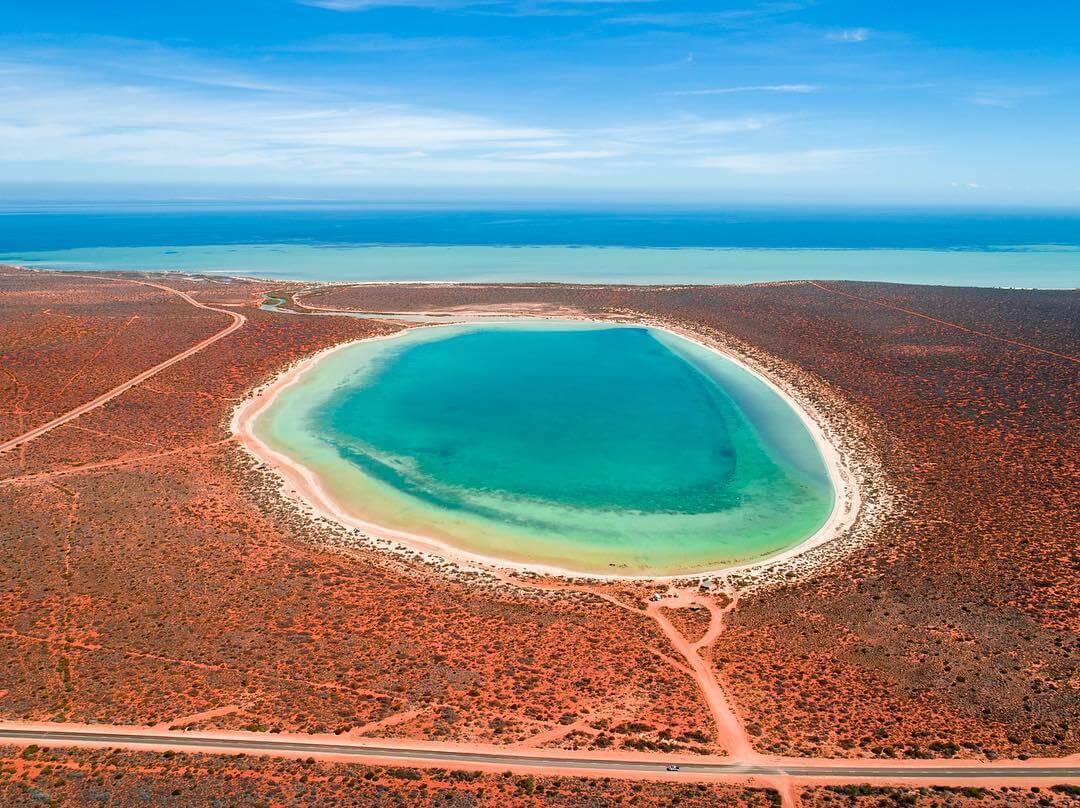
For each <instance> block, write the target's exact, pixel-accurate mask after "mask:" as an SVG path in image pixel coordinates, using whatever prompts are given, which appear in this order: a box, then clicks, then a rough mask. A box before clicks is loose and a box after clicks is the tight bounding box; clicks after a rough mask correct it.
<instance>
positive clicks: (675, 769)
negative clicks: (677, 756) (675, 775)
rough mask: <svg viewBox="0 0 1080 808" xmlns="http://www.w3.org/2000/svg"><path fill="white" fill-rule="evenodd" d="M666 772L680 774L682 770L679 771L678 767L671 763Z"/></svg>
mask: <svg viewBox="0 0 1080 808" xmlns="http://www.w3.org/2000/svg"><path fill="white" fill-rule="evenodd" d="M666 771H669V772H680V771H682V769H680V768H679V767H678V766H676V765H675V764H674V763H672V764H671V765H670V766H668V767H667V769H666Z"/></svg>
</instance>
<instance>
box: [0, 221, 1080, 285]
mask: <svg viewBox="0 0 1080 808" xmlns="http://www.w3.org/2000/svg"><path fill="white" fill-rule="evenodd" d="M0 263H16V264H25V265H28V266H35V267H45V268H60V269H69V270H78V271H96V270H110V269H111V270H117V269H119V270H171V271H182V272H219V273H226V274H246V275H256V276H259V277H267V278H280V279H295V280H311V281H379V280H397V281H404V280H441V281H454V280H458V281H564V282H596V283H604V282H606V283H612V282H619V283H622V282H625V283H751V282H760V281H781V280H798V279H819V280H867V281H875V280H876V281H893V282H895V281H903V282H905V283H929V284H946V285H953V286H1001V287H1012V286H1016V287H1037V288H1070V287H1075V286H1077V285H1078V284H1080V215H1078V214H1076V213H1075V212H1070V211H1022V210H1018V211H1001V210H996V211H995V210H984V211H967V212H964V211H955V210H913V209H900V210H866V209H824V208H812V207H808V208H771V209H769V208H758V209H751V208H744V209H731V210H676V209H669V208H654V209H629V208H620V207H612V208H608V209H599V208H590V209H579V210H573V209H562V208H560V209H557V210H556V209H521V208H508V209H473V208H453V207H438V206H427V207H425V206H421V205H414V206H399V207H396V208H394V207H391V208H377V207H332V206H327V207H318V206H312V207H307V208H303V207H301V208H297V209H281V208H273V207H269V208H267V209H244V207H243V206H242V205H235V204H234V205H227V206H222V207H219V208H213V207H211V208H208V209H199V208H198V207H191V206H184V205H180V204H172V205H170V204H159V205H142V206H133V207H127V208H123V207H122V208H117V209H102V208H100V207H90V208H86V209H79V208H78V206H72V207H69V208H63V209H59V210H54V209H44V210H38V209H34V210H32V211H31V210H29V209H20V210H13V211H12V210H9V211H4V210H3V209H2V208H0Z"/></svg>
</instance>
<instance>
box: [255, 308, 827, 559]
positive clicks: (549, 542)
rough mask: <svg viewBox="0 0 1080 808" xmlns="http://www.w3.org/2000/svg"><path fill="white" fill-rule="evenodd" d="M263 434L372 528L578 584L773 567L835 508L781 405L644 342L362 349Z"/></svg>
mask: <svg viewBox="0 0 1080 808" xmlns="http://www.w3.org/2000/svg"><path fill="white" fill-rule="evenodd" d="M255 429H256V432H257V434H258V435H259V436H260V437H261V438H262V439H263V440H265V441H266V442H267V443H269V444H270V445H272V446H273V447H274V448H276V449H278V450H279V451H283V452H285V453H286V454H288V455H290V456H291V457H293V458H294V459H295V460H298V461H300V462H302V463H303V464H305V465H306V466H308V467H309V468H311V469H313V470H315V471H316V473H317V474H318V475H319V476H320V478H321V480H322V481H323V483H324V485H326V487H327V488H328V489H329V490H330V491H331V493H332V494H333V495H334V497H335V499H336V500H337V501H338V502H339V503H340V504H343V505H345V506H346V507H347V509H348V510H350V511H352V512H353V513H354V515H356V516H358V517H360V518H363V519H366V520H368V521H371V522H375V523H377V524H379V525H383V526H385V527H388V528H392V529H394V530H398V531H406V532H411V533H419V534H422V535H426V536H432V537H435V538H438V539H441V540H443V541H445V542H447V543H450V544H452V545H453V546H455V547H459V548H461V549H465V550H469V551H472V552H475V553H479V554H482V555H488V556H495V557H498V558H502V559H506V560H510V561H517V562H532V563H537V564H544V565H550V566H557V567H561V568H564V569H571V570H575V571H580V572H593V573H615V574H640V573H648V574H678V573H686V572H693V571H701V570H708V569H716V568H719V567H723V566H729V565H732V564H735V563H739V562H744V561H748V560H753V559H758V558H763V557H765V556H768V555H771V554H773V553H775V552H777V551H780V550H783V549H785V548H788V547H791V546H793V545H795V544H797V543H799V542H800V541H802V540H803V539H805V538H806V537H808V536H809V535H811V534H812V533H814V532H815V531H816V530H817V528H818V527H820V526H821V525H822V524H823V523H824V522H825V520H826V519H827V518H828V516H829V513H830V512H831V509H832V505H833V499H834V492H833V490H832V486H831V483H830V481H829V477H828V473H827V471H826V468H825V465H824V461H823V459H822V457H821V455H820V453H819V451H818V449H817V446H816V444H815V443H814V440H813V438H812V437H811V435H810V433H809V432H808V431H807V429H806V427H805V426H804V424H803V422H802V421H801V419H800V418H799V416H798V414H797V413H795V412H794V410H792V409H791V408H790V407H789V406H788V404H787V403H786V402H785V401H784V400H783V399H782V398H780V396H778V395H777V394H776V393H775V392H774V391H773V390H772V389H771V388H770V387H769V386H768V385H766V384H765V383H764V382H762V381H761V380H759V379H758V378H757V377H755V376H753V375H752V374H750V373H748V372H747V371H745V370H744V369H742V368H741V367H739V366H738V365H736V364H734V363H733V362H730V361H728V360H726V359H724V358H722V357H720V356H719V355H717V354H715V353H714V352H712V351H709V350H707V349H705V348H702V347H700V346H698V345H696V344H694V343H691V342H689V341H687V340H684V339H682V338H681V337H676V336H674V335H672V334H669V333H667V332H663V331H658V330H653V329H648V328H643V327H630V326H615V327H613V326H609V325H601V324H587V323H580V322H574V323H570V322H549V323H543V324H540V323H524V322H516V323H509V324H507V323H504V324H483V325H454V326H442V327H438V328H421V329H412V330H409V331H407V332H405V333H404V334H402V335H398V336H395V337H393V338H390V339H384V340H374V341H368V342H361V343H357V344H355V345H352V346H349V347H347V348H344V349H342V350H339V351H337V352H336V353H333V354H331V355H329V356H327V357H325V358H324V359H323V360H322V361H320V362H319V363H317V364H316V365H315V366H314V367H313V368H312V369H311V370H309V371H308V372H307V373H306V374H304V376H302V377H301V379H300V381H299V382H298V383H297V384H294V385H293V386H291V387H289V388H286V389H285V390H284V391H283V392H282V393H281V394H280V395H279V396H278V397H277V399H276V400H275V402H274V403H273V404H272V405H271V407H270V408H269V409H268V410H267V411H265V412H264V413H263V415H261V416H260V418H259V420H258V421H257V422H256V424H255Z"/></svg>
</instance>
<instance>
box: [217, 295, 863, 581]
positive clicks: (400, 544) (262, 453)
mask: <svg viewBox="0 0 1080 808" xmlns="http://www.w3.org/2000/svg"><path fill="white" fill-rule="evenodd" d="M524 317H525V318H527V317H528V315H527V314H525V315H524ZM542 319H547V318H542ZM565 319H578V320H591V321H595V322H608V321H606V320H603V319H602V318H598V317H578V318H570V317H567V318H565ZM489 321H490V319H489ZM617 322H618V323H619V324H622V325H626V324H627V321H626V320H623V319H620V320H618V321H617ZM635 324H638V325H642V326H645V327H648V328H655V329H659V330H663V331H666V332H668V333H671V334H674V335H676V336H678V337H681V338H682V339H686V340H688V341H691V342H693V343H695V344H697V345H699V346H701V347H704V348H706V349H708V350H711V351H713V352H715V353H717V354H720V355H721V356H723V357H724V358H726V359H728V360H730V361H732V362H735V363H736V364H738V365H739V366H740V367H742V368H743V369H744V370H746V371H747V372H749V373H751V374H753V375H754V376H756V377H757V378H759V379H760V380H761V381H763V382H764V383H765V384H766V385H768V386H769V387H770V388H771V389H772V390H773V391H774V392H776V393H777V394H778V395H779V396H780V397H781V398H782V399H784V401H785V402H786V403H787V404H788V405H789V406H790V407H792V408H793V409H794V410H795V412H796V413H798V415H799V417H800V418H801V419H802V421H803V423H804V424H805V426H806V428H807V429H808V431H809V432H810V434H811V436H812V437H813V439H814V441H815V443H816V444H817V446H818V449H819V451H820V452H821V455H822V457H823V459H824V461H825V465H826V468H827V469H828V473H829V479H830V482H831V483H832V486H833V489H834V491H835V493H836V496H835V501H834V503H833V509H832V512H831V513H830V515H829V517H828V519H827V520H826V521H825V523H824V524H823V525H822V526H821V527H820V528H819V529H818V530H817V531H815V532H814V533H813V534H812V535H811V536H809V537H807V538H806V539H804V540H803V541H802V542H800V543H799V544H798V545H796V546H794V547H791V548H788V549H786V550H783V551H781V552H779V553H776V554H774V555H772V556H769V557H766V558H764V559H760V560H757V561H754V562H750V563H745V564H735V565H730V566H727V567H722V568H718V569H710V570H702V571H700V572H693V573H683V574H676V575H648V574H618V573H596V572H589V571H583V570H574V569H568V568H563V567H556V566H550V565H544V564H540V563H522V562H515V561H510V560H507V559H502V558H498V557H495V556H487V555H482V554H479V553H474V552H471V551H469V550H465V549H462V548H460V547H457V546H454V545H452V544H450V543H448V542H446V541H443V540H441V539H439V538H436V537H432V536H426V535H421V534H417V533H410V532H406V531H401V530H395V529H393V528H389V527H386V526H384V525H380V524H376V523H374V522H370V521H368V520H366V519H364V518H362V517H361V516H359V515H358V514H356V513H355V512H354V511H352V510H350V508H349V507H348V505H347V504H346V503H343V502H340V501H339V500H338V499H337V498H336V497H335V496H334V495H333V494H332V493H331V492H330V491H328V490H327V488H326V487H325V486H324V485H323V484H322V482H321V480H320V479H319V478H318V476H317V475H316V474H315V473H314V472H313V471H312V470H311V469H309V468H307V467H306V466H304V465H302V464H300V463H297V462H296V461H295V460H293V459H292V458H290V457H288V456H287V455H285V454H284V453H282V452H279V451H277V450H276V449H274V448H273V447H272V446H270V445H268V444H267V443H266V442H264V441H263V440H262V439H260V438H259V437H258V436H257V435H256V434H255V430H254V424H255V422H256V421H257V420H258V418H259V416H260V415H262V414H263V413H264V412H265V411H266V410H267V409H268V408H269V407H270V406H271V405H272V404H273V402H274V400H275V398H276V397H277V396H278V395H279V394H280V393H281V392H282V391H283V390H286V389H288V388H289V387H291V386H292V385H294V384H297V383H298V382H299V381H300V379H301V378H302V377H303V375H304V374H305V373H306V372H307V371H309V370H310V369H311V368H312V367H314V366H315V365H316V364H317V363H319V362H321V361H322V360H323V359H325V358H326V357H328V356H330V355H332V354H334V353H336V352H337V351H339V350H342V349H343V348H346V347H349V346H351V345H355V344H357V342H367V341H370V340H380V339H389V338H392V337H394V336H397V335H399V334H401V333H403V332H395V333H394V334H388V335H380V336H377V337H371V338H368V339H365V340H354V341H350V342H347V343H343V344H341V345H337V346H335V347H332V348H328V349H326V350H323V351H320V352H319V353H316V354H314V355H312V356H310V357H307V358H305V359H303V360H301V361H299V362H297V363H295V364H293V365H292V366H290V367H289V368H287V369H286V370H284V371H283V372H282V373H280V374H279V375H278V376H276V377H275V378H273V379H271V380H270V381H269V382H267V383H266V384H265V385H262V386H261V387H259V388H257V389H256V390H254V391H253V392H252V393H251V395H250V396H249V397H248V398H246V399H245V400H244V401H243V402H242V403H241V404H240V405H239V406H238V407H237V408H236V409H235V410H234V412H233V416H232V419H231V423H230V428H231V431H232V433H233V434H234V435H235V436H236V438H237V440H238V442H239V443H240V444H241V445H242V446H244V447H245V449H247V451H248V452H249V453H250V454H251V455H252V456H253V457H254V458H255V459H256V460H257V461H259V462H261V463H265V464H267V465H268V466H269V467H270V468H271V469H272V470H273V471H274V472H276V474H277V475H278V476H279V477H280V478H281V479H282V481H283V493H284V494H285V495H286V496H288V497H290V498H291V499H293V500H294V501H296V500H299V503H300V504H306V505H307V506H308V507H310V508H311V509H312V510H313V511H314V514H313V515H314V516H317V517H322V518H325V519H328V520H330V521H333V522H337V523H339V524H341V525H344V526H345V527H347V528H350V529H351V530H352V531H353V532H354V533H355V534H356V537H357V538H366V539H367V540H369V541H373V542H375V543H377V544H378V545H379V549H383V550H386V549H390V550H396V551H398V552H412V553H416V552H419V553H420V554H422V555H426V556H433V557H434V558H432V559H431V560H432V561H434V562H438V561H451V562H453V563H455V564H458V565H461V566H464V567H466V568H469V569H477V568H479V570H484V569H491V568H495V569H503V570H513V571H515V572H518V573H527V574H538V575H547V576H556V577H567V578H575V579H589V580H598V581H599V580H653V581H688V580H695V579H704V578H711V577H716V576H733V577H734V578H736V579H737V580H738V581H739V583H740V586H741V587H742V588H746V587H748V586H749V587H750V588H753V587H754V586H755V585H761V584H764V583H768V582H771V581H777V582H778V581H780V580H788V581H790V580H791V578H793V577H797V576H798V577H801V575H802V574H805V573H807V572H809V571H810V570H812V569H816V568H817V567H819V566H820V565H821V564H822V563H823V562H825V561H828V560H831V559H832V558H836V557H839V556H840V555H842V554H843V550H844V549H846V548H848V547H853V546H855V545H856V544H857V543H858V542H857V541H844V542H838V540H840V539H841V538H852V537H851V535H850V534H852V532H853V528H854V527H855V526H856V525H857V524H862V525H864V526H865V523H866V522H867V518H866V517H867V516H868V515H872V513H873V511H870V509H869V508H868V507H867V506H868V503H866V502H865V501H864V497H863V495H862V492H861V484H862V483H863V481H864V480H867V479H869V478H870V476H872V475H871V470H872V469H873V467H874V465H875V464H872V463H870V462H868V461H869V460H870V458H869V456H868V454H867V452H866V450H865V449H864V447H862V446H857V447H856V446H853V445H851V444H852V440H851V439H850V438H848V439H845V440H839V439H838V438H839V437H840V436H841V435H844V434H850V425H849V424H846V423H843V424H835V423H833V422H832V420H831V419H830V418H828V417H826V416H825V415H824V414H823V413H822V412H821V410H820V408H818V407H816V406H815V405H813V404H812V403H811V402H809V401H807V400H805V399H804V397H802V396H801V395H800V388H799V386H796V385H794V384H791V383H790V382H789V381H788V379H787V377H786V376H784V375H780V374H778V373H775V372H773V371H772V369H771V367H772V364H773V363H770V364H765V363H763V362H762V361H761V360H760V358H758V357H755V356H753V354H752V353H750V351H749V350H747V349H746V347H745V346H736V345H734V344H725V343H720V342H719V341H718V340H717V336H716V335H702V334H699V333H696V332H692V331H688V330H686V329H683V328H679V327H677V326H675V325H673V324H671V323H667V322H663V321H659V320H652V319H644V318H639V319H638V320H637V321H636V322H635ZM425 327H429V328H439V327H444V326H443V325H441V324H440V325H430V326H425ZM875 488H878V487H877V486H875ZM875 510H876V509H875ZM865 532H866V531H860V533H865ZM828 546H832V547H831V550H830V552H828V553H820V552H814V551H817V550H819V549H821V548H825V547H828Z"/></svg>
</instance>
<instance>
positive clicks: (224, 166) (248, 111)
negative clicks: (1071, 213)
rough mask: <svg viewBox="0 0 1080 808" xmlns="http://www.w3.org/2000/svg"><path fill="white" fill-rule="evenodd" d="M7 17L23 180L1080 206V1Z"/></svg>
mask: <svg viewBox="0 0 1080 808" xmlns="http://www.w3.org/2000/svg"><path fill="white" fill-rule="evenodd" d="M4 5H5V8H4V10H3V12H2V13H0V184H27V183H30V184H36V185H39V186H49V185H52V184H57V183H59V184H62V185H63V186H64V187H67V186H69V185H70V186H79V185H80V184H85V185H89V186H102V187H104V186H106V185H109V184H136V185H144V186H149V187H156V186H160V187H166V186H170V185H176V186H179V185H184V186H185V187H204V188H215V189H222V188H224V189H228V188H242V187H259V188H272V189H273V192H274V193H276V194H281V195H288V194H289V193H290V192H293V193H296V194H298V195H301V194H302V193H306V192H309V191H310V189H312V188H325V189H329V190H330V191H333V192H336V193H340V194H349V195H353V196H355V197H357V198H363V197H364V196H365V195H375V194H377V193H384V192H386V191H387V190H388V189H389V190H391V191H393V192H395V193H397V194H399V195H404V196H408V195H410V194H415V195H416V196H417V197H423V196H424V195H425V194H432V193H443V194H447V193H451V194H452V193H454V192H462V193H468V194H471V195H479V196H483V195H485V194H486V195H490V197H491V198H501V197H506V198H512V197H515V196H528V195H529V194H536V195H540V196H546V197H548V198H556V199H557V198H563V197H564V198H567V199H571V198H585V197H588V196H589V195H594V196H596V197H597V198H608V199H626V200H635V199H637V200H656V201H678V200H684V201H694V202H710V201H714V202H738V201H748V202H783V201H802V202H805V201H821V202H859V203H886V204H888V203H907V202H911V203H928V204H952V205H972V206H976V205H982V204H994V205H1000V204H1016V205H1043V204H1047V205H1066V206H1080V4H1078V3H1076V2H1075V0H1038V2H1029V3H1018V2H1015V1H1014V0H1009V2H1005V0H950V2H941V0H935V2H926V1H925V0H908V2H904V3H893V2H888V3H886V2H867V1H866V0H860V1H856V0H816V1H814V0H807V1H806V2H801V1H800V0H791V1H790V2H788V1H787V0H774V1H773V2H752V1H751V0H748V1H747V2H727V1H726V0H714V2H706V1H705V0H621V2H614V1H613V2H608V0H215V1H214V2H205V1H204V0H185V2H180V1H179V0H171V1H165V0H143V1H142V2H140V3H132V2H130V0H95V2H93V3H88V2H86V1H85V0H61V1H56V0H39V2H34V3H14V2H12V3H5V4H4ZM302 189H303V190H302Z"/></svg>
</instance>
